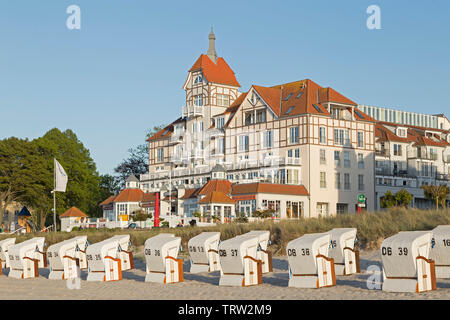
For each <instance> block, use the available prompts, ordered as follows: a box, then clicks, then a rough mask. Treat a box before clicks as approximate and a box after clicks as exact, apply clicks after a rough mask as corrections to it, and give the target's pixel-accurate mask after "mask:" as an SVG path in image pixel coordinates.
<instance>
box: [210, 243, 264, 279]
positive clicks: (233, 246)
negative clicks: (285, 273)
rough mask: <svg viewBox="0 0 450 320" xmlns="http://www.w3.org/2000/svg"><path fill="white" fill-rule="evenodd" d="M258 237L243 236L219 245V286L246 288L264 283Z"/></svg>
mask: <svg viewBox="0 0 450 320" xmlns="http://www.w3.org/2000/svg"><path fill="white" fill-rule="evenodd" d="M258 244H259V239H258V237H257V236H249V235H241V236H237V237H234V238H231V239H228V240H226V241H223V242H222V243H221V244H220V245H219V256H220V266H221V274H220V280H219V286H238V287H246V286H252V285H258V284H261V283H262V262H261V260H258V259H257V249H258Z"/></svg>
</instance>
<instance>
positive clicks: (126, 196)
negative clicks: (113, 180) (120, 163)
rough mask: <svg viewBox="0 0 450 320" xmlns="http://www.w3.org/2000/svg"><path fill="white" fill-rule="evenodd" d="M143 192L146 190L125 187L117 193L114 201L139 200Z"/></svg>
mask: <svg viewBox="0 0 450 320" xmlns="http://www.w3.org/2000/svg"><path fill="white" fill-rule="evenodd" d="M143 194H144V191H142V190H141V189H124V190H122V191H121V192H120V193H119V194H118V195H117V197H116V198H115V199H114V202H139V201H141V200H142V196H143Z"/></svg>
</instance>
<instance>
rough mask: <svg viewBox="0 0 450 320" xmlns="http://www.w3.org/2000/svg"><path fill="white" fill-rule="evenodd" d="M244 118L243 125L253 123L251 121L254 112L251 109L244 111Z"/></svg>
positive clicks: (252, 120)
mask: <svg viewBox="0 0 450 320" xmlns="http://www.w3.org/2000/svg"><path fill="white" fill-rule="evenodd" d="M244 118H245V125H246V126H248V125H251V124H253V122H254V113H253V111H252V112H247V113H245V117H244Z"/></svg>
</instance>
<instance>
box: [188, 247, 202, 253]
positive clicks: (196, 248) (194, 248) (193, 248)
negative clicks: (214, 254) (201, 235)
mask: <svg viewBox="0 0 450 320" xmlns="http://www.w3.org/2000/svg"><path fill="white" fill-rule="evenodd" d="M197 251H198V252H205V248H203V247H195V246H189V252H197Z"/></svg>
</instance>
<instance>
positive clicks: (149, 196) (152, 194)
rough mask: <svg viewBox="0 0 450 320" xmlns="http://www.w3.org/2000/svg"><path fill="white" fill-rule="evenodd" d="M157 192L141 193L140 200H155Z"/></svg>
mask: <svg viewBox="0 0 450 320" xmlns="http://www.w3.org/2000/svg"><path fill="white" fill-rule="evenodd" d="M156 194H157V192H146V193H144V194H143V195H142V200H141V201H142V202H152V201H156Z"/></svg>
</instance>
